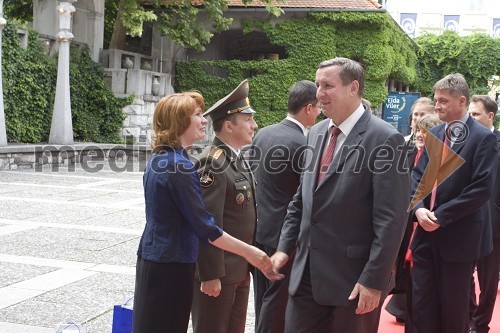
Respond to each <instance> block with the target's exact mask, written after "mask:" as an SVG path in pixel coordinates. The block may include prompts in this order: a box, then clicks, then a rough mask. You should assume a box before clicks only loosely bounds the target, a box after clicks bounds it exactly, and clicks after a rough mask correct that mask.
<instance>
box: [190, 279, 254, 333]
mask: <svg viewBox="0 0 500 333" xmlns="http://www.w3.org/2000/svg"><path fill="white" fill-rule="evenodd" d="M194 280H195V281H194V288H195V290H194V297H193V307H192V309H191V315H192V321H193V332H194V333H244V332H245V322H246V318H247V305H248V294H249V292H250V274H247V277H246V278H245V279H244V280H243V281H241V282H240V283H233V284H223V285H222V289H221V292H220V294H219V296H218V297H212V296H208V295H206V294H204V293H202V292H201V291H200V286H201V283H200V281H199V280H198V279H194Z"/></svg>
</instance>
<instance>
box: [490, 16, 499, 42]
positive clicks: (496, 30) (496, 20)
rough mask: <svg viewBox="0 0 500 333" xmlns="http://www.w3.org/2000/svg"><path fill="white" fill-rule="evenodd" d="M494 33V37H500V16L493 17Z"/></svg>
mask: <svg viewBox="0 0 500 333" xmlns="http://www.w3.org/2000/svg"><path fill="white" fill-rule="evenodd" d="M492 35H493V38H498V37H500V18H494V19H493V30H492Z"/></svg>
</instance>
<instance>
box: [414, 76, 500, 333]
mask: <svg viewBox="0 0 500 333" xmlns="http://www.w3.org/2000/svg"><path fill="white" fill-rule="evenodd" d="M434 102H435V107H436V112H437V114H438V116H439V118H440V119H441V120H442V121H443V122H445V123H444V124H441V125H438V126H435V127H433V128H432V129H430V131H429V132H428V134H429V135H427V139H426V145H425V150H424V152H423V153H422V155H421V157H420V159H419V160H418V163H417V165H416V166H415V168H414V169H413V173H412V193H414V194H415V193H416V195H415V197H414V201H413V202H415V203H416V206H415V207H414V210H413V211H414V214H415V217H416V219H417V220H416V221H418V223H419V225H418V226H417V228H416V230H415V233H414V236H413V241H412V244H411V246H410V249H411V250H412V252H413V253H412V260H413V270H412V280H413V283H412V285H413V302H412V305H413V308H412V313H413V316H412V324H413V333H460V332H467V330H468V329H469V295H470V279H471V276H472V273H473V268H474V261H475V260H477V259H479V258H480V257H482V256H485V255H486V254H488V253H490V252H491V250H492V237H491V223H490V212H489V203H488V200H489V199H490V196H491V192H492V188H493V181H494V178H493V177H494V175H495V172H496V165H497V158H496V156H497V155H498V148H497V140H496V137H495V135H494V134H493V133H491V131H490V130H489V129H487V128H485V127H484V126H482V125H480V124H479V123H478V122H476V121H475V120H474V119H473V118H472V117H470V116H469V114H468V113H467V105H468V103H469V86H468V85H467V82H466V81H465V78H464V77H463V75H461V74H450V75H447V76H446V77H444V78H443V79H441V80H439V81H438V82H437V83H436V84H435V85H434ZM445 129H446V131H445ZM445 132H446V135H445ZM431 135H432V136H433V137H432V138H433V139H434V140H431V139H432V138H431ZM494 156H495V158H493V157H494ZM457 161H458V162H459V163H456V162H457ZM455 163H456V164H455ZM433 165H434V166H433ZM450 166H452V167H451V168H450ZM436 170H437V171H436ZM424 171H425V173H424ZM431 173H434V174H435V176H433V177H428V175H429V174H431ZM426 194H428V195H426ZM422 199H423V200H422Z"/></svg>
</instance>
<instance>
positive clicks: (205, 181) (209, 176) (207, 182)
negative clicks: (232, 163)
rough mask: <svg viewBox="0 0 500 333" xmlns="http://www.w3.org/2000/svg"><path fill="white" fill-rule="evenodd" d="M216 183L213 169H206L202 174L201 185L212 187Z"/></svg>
mask: <svg viewBox="0 0 500 333" xmlns="http://www.w3.org/2000/svg"><path fill="white" fill-rule="evenodd" d="M214 183H215V178H214V175H213V173H212V171H210V170H208V171H204V172H203V173H202V174H201V175H200V184H201V187H204V188H206V187H210V186H212V185H213V184H214Z"/></svg>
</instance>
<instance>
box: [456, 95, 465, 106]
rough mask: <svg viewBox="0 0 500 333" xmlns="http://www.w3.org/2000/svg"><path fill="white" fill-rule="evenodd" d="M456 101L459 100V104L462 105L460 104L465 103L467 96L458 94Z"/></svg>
mask: <svg viewBox="0 0 500 333" xmlns="http://www.w3.org/2000/svg"><path fill="white" fill-rule="evenodd" d="M458 101H459V103H460V106H462V105H466V103H467V98H465V96H460V97H459V100H458Z"/></svg>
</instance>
